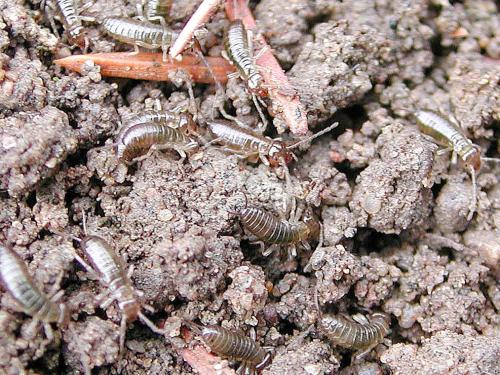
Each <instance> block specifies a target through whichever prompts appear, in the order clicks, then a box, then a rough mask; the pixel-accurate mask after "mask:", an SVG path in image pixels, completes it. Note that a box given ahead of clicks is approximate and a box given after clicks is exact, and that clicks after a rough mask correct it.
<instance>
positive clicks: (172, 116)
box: [92, 111, 198, 164]
mask: <svg viewBox="0 0 500 375" xmlns="http://www.w3.org/2000/svg"><path fill="white" fill-rule="evenodd" d="M193 128H194V122H193V120H192V118H191V116H190V115H189V114H187V113H180V114H176V113H173V112H158V111H146V112H144V113H141V114H139V115H134V116H133V117H130V118H128V119H126V120H125V123H124V124H123V126H122V127H121V128H120V130H119V132H118V135H117V136H116V140H115V142H114V143H112V144H110V145H106V146H102V147H96V148H94V149H93V150H92V151H96V150H98V149H101V148H110V147H113V148H114V149H115V153H116V156H117V158H118V160H120V161H122V162H124V163H126V164H129V163H132V162H134V161H140V160H143V159H145V158H147V157H148V156H149V154H150V153H151V152H152V151H154V150H163V149H168V148H171V149H174V150H176V151H177V152H178V153H179V155H180V156H181V161H180V162H182V161H183V160H184V159H185V158H186V156H187V155H186V151H190V150H192V149H194V148H196V147H197V146H198V143H197V142H196V141H195V140H194V139H192V138H191V137H189V135H188V134H189V133H190V132H192V131H193Z"/></svg>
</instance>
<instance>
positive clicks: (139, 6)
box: [134, 1, 147, 21]
mask: <svg viewBox="0 0 500 375" xmlns="http://www.w3.org/2000/svg"><path fill="white" fill-rule="evenodd" d="M144 3H145V2H144V1H143V2H142V4H137V5H136V6H135V9H136V10H137V16H135V17H134V18H137V19H138V20H139V21H147V20H146V17H144V8H143V7H144Z"/></svg>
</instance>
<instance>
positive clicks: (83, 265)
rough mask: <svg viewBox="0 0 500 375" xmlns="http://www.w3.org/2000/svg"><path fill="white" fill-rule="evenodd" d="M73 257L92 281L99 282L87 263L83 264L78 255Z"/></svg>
mask: <svg viewBox="0 0 500 375" xmlns="http://www.w3.org/2000/svg"><path fill="white" fill-rule="evenodd" d="M73 257H74V258H75V260H76V261H77V262H78V263H79V264H80V265H81V266H82V267H83V268H85V271H86V272H87V273H88V274H89V275H90V277H91V278H92V279H93V280H99V276H98V275H97V274H96V273H95V271H94V270H93V268H92V267H90V266H89V264H88V263H87V262H85V261H84V260H83V258H82V257H81V256H80V255H78V254H76V253H75V254H74V255H73Z"/></svg>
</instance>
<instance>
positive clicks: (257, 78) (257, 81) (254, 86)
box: [247, 73, 267, 96]
mask: <svg viewBox="0 0 500 375" xmlns="http://www.w3.org/2000/svg"><path fill="white" fill-rule="evenodd" d="M262 82H263V78H262V75H260V73H255V74H252V75H251V76H250V77H248V80H247V86H248V89H249V90H250V91H251V92H253V93H255V94H257V95H259V96H260V94H261V91H263V90H264V88H263V87H262ZM262 94H265V95H264V96H267V91H265V90H264V92H263V93H262Z"/></svg>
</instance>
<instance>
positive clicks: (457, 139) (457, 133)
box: [414, 110, 499, 220]
mask: <svg viewBox="0 0 500 375" xmlns="http://www.w3.org/2000/svg"><path fill="white" fill-rule="evenodd" d="M414 116H415V119H416V121H417V124H418V126H419V129H420V131H421V132H422V133H424V134H426V135H428V136H430V137H432V139H433V140H434V141H435V142H436V143H438V144H439V145H441V146H443V147H446V151H452V152H453V154H454V155H458V156H459V157H460V159H462V161H463V163H464V166H465V167H466V168H467V169H468V170H469V171H470V174H471V179H472V201H471V204H470V207H469V214H468V216H467V220H470V219H472V215H474V212H475V210H476V206H477V183H476V173H478V172H479V170H480V169H481V160H488V161H498V160H499V159H495V158H485V157H482V156H481V148H480V147H479V146H478V145H475V144H474V143H472V141H471V140H470V139H468V138H467V137H466V136H465V135H464V133H463V131H462V129H461V128H460V126H459V125H457V124H456V123H455V122H452V121H450V120H448V119H445V118H443V117H442V116H440V115H439V114H437V113H435V112H432V111H426V110H420V111H416V112H415V113H414ZM453 159H454V158H453Z"/></svg>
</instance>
